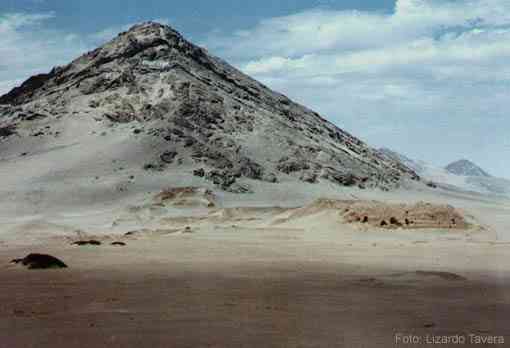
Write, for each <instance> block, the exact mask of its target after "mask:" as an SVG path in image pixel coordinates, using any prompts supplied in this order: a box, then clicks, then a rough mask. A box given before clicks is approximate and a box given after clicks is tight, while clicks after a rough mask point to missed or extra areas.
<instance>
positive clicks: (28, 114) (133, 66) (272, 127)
mask: <svg viewBox="0 0 510 348" xmlns="http://www.w3.org/2000/svg"><path fill="white" fill-rule="evenodd" d="M0 104H3V106H1V108H0V114H1V116H2V117H0V141H2V139H5V138H7V137H10V136H13V134H17V136H20V137H22V136H25V135H23V132H21V133H19V134H18V133H17V129H18V126H19V125H20V124H21V122H30V120H35V119H42V118H45V119H47V120H48V122H50V121H51V120H55V122H56V121H57V120H59V119H62V118H65V117H93V118H94V119H100V120H102V121H104V122H106V123H109V124H110V126H111V124H113V125H115V124H130V123H132V124H133V125H134V126H133V127H135V126H136V129H135V130H134V132H133V131H132V132H133V135H132V136H135V135H136V137H144V138H146V139H148V140H147V141H152V142H153V143H154V144H156V145H157V146H153V147H152V148H153V151H154V152H155V153H150V154H149V153H148V154H147V157H148V158H151V159H154V158H156V159H158V160H159V161H160V163H151V164H150V165H148V167H151V168H158V170H159V169H160V170H162V171H164V170H171V169H165V164H168V163H173V164H176V165H179V164H180V163H183V165H191V166H192V167H194V169H202V168H203V169H204V171H203V172H202V171H198V172H199V173H200V174H201V176H202V177H203V178H204V180H207V179H206V178H208V179H209V180H211V181H213V182H217V183H218V186H220V187H221V188H223V189H228V187H230V186H232V185H233V184H234V183H235V181H236V178H240V177H245V178H250V179H255V180H262V181H266V182H271V183H277V182H279V181H281V180H282V179H285V180H287V179H290V180H302V181H304V182H308V183H315V182H318V181H320V180H329V181H332V182H334V183H337V184H339V185H348V186H363V187H375V186H378V187H383V188H393V187H396V186H398V184H399V182H400V181H401V180H402V179H404V178H411V179H414V180H418V179H419V178H418V176H417V175H416V174H415V172H414V171H413V170H412V169H409V168H408V167H406V166H405V165H404V164H402V163H401V162H399V161H397V160H394V159H392V158H389V157H387V156H384V155H382V154H381V153H380V152H379V151H377V150H374V149H372V148H371V147H369V146H367V145H366V144H365V143H363V142H362V141H360V140H359V139H357V138H355V137H354V136H352V135H350V134H348V133H347V132H345V131H343V130H341V129H339V128H337V127H336V126H335V125H333V124H331V123H330V122H328V121H326V120H325V119H323V118H322V117H321V116H320V115H319V114H317V113H315V112H313V111H311V110H309V109H307V108H305V107H303V106H301V105H299V104H296V103H294V102H292V101H291V100H290V99H288V98H287V97H285V96H284V95H281V94H279V93H276V92H274V91H272V90H270V89H268V88H267V87H265V86H264V85H262V84H260V83H259V82H257V81H255V80H253V79H251V78H250V77H248V76H246V75H245V74H243V73H241V72H240V71H238V70H236V69H235V68H233V67H232V66H230V65H229V64H227V63H226V62H224V61H223V60H221V59H219V58H216V57H213V56H211V55H210V54H208V52H207V51H206V50H204V49H202V48H199V47H197V46H195V45H193V44H192V43H190V42H188V41H186V40H185V39H184V38H183V37H182V36H181V35H180V34H179V33H177V32H176V31H175V30H173V29H171V28H170V27H168V26H163V25H160V24H157V23H152V22H149V23H143V24H140V25H136V26H134V27H133V28H132V29H130V30H129V31H128V32H124V33H121V34H119V36H117V37H116V38H115V39H113V40H112V41H111V42H109V43H107V44H105V45H104V46H102V47H100V48H98V49H96V50H94V51H92V52H89V53H86V54H84V55H83V56H81V57H79V58H78V59H76V60H74V61H73V62H72V63H70V64H69V65H67V66H64V67H57V68H54V69H53V70H52V71H51V72H49V73H48V74H41V75H37V76H34V77H31V78H30V79H29V80H27V81H26V82H25V83H23V84H22V85H21V86H20V87H18V88H15V89H14V90H12V91H11V92H9V93H8V94H6V95H4V96H2V97H0ZM122 129H123V128H122ZM112 131H113V130H112ZM32 135H33V134H32ZM149 139H152V140H149ZM168 149H171V150H168ZM183 157H186V158H185V160H183V159H182V158H183ZM192 172H193V171H192V170H191V171H190V175H193V174H192ZM202 174H203V175H202ZM236 190H237V191H243V190H244V189H242V188H239V187H237V189H236Z"/></svg>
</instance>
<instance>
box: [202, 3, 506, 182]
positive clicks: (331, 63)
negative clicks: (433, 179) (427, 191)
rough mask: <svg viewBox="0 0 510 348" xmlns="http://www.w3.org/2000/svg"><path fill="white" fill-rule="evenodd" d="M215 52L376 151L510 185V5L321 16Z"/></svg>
mask: <svg viewBox="0 0 510 348" xmlns="http://www.w3.org/2000/svg"><path fill="white" fill-rule="evenodd" d="M205 45H206V46H207V47H208V48H209V49H210V50H211V51H213V52H214V53H217V54H218V55H222V56H226V57H230V58H231V60H233V61H235V62H236V64H237V65H238V66H239V67H240V68H241V69H242V70H243V71H245V72H246V73H248V74H250V75H252V76H254V77H255V78H257V79H259V80H261V81H263V82H265V83H266V84H268V85H270V86H271V87H273V88H275V89H278V90H281V91H283V92H285V93H287V94H289V95H290V96H291V97H293V98H295V99H298V100H299V101H300V102H302V103H305V104H307V105H308V106H311V107H313V108H315V109H318V110H319V111H320V112H322V113H323V114H324V115H326V116H327V117H328V118H330V119H332V120H333V121H334V122H335V123H337V124H338V125H339V126H342V127H345V128H347V129H348V130H350V131H352V132H353V133H354V134H357V135H360V136H361V137H363V138H364V139H365V140H368V141H369V142H370V143H372V144H374V145H376V146H382V145H386V146H390V147H393V148H395V149H396V150H399V151H402V152H404V153H407V154H410V155H412V156H416V157H418V158H420V157H421V158H423V159H425V160H428V161H431V162H433V163H436V164H446V163H447V162H449V161H452V160H454V159H456V158H457V157H459V158H460V157H468V158H473V159H474V160H476V161H478V162H480V163H481V164H482V165H484V166H485V167H486V168H488V169H490V170H492V171H494V172H496V173H500V175H506V176H510V168H509V167H508V165H507V161H506V160H505V158H508V157H510V142H509V140H507V139H508V135H507V130H509V129H510V119H509V117H508V116H507V110H509V108H510V98H508V95H509V93H510V59H509V58H510V2H508V1H506V0H466V1H461V0H460V1H459V0H458V1H434V0H398V1H397V2H396V5H395V8H394V11H393V12H392V13H389V14H382V13H375V12H360V11H354V10H353V11H334V10H325V9H315V10H310V11H305V12H302V13H297V14H294V15H290V16H285V17H278V18H271V19H267V20H264V21H262V22H260V23H259V24H258V25H257V26H255V27H253V28H249V29H245V30H240V31H237V32H235V33H233V34H230V35H221V34H218V33H216V34H214V35H211V36H209V37H208V39H207V40H206V42H205Z"/></svg>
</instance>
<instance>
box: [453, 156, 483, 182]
mask: <svg viewBox="0 0 510 348" xmlns="http://www.w3.org/2000/svg"><path fill="white" fill-rule="evenodd" d="M445 169H446V170H447V171H448V172H449V173H452V174H455V175H465V176H479V177H485V178H490V177H491V175H489V174H488V173H487V172H486V171H484V170H483V169H482V168H480V167H479V166H477V165H476V164H474V163H473V162H471V161H468V160H466V159H462V160H459V161H456V162H453V163H450V164H449V165H447V166H446V167H445Z"/></svg>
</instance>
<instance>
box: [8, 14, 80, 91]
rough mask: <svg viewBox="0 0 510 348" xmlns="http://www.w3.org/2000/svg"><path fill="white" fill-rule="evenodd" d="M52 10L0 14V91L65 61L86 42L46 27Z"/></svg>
mask: <svg viewBox="0 0 510 348" xmlns="http://www.w3.org/2000/svg"><path fill="white" fill-rule="evenodd" d="M54 16H55V14H54V13H42V14H24V13H16V14H7V15H0V93H3V92H7V91H8V90H9V89H10V88H12V87H14V86H16V85H18V84H19V83H21V82H22V81H23V80H25V79H26V78H28V77H29V76H31V75H33V74H37V73H41V72H46V71H49V70H50V69H51V68H52V67H53V66H55V65H60V64H64V63H67V62H69V61H70V60H71V59H73V58H75V56H76V54H77V53H80V52H83V51H85V50H86V49H87V47H88V46H87V44H86V43H85V42H84V40H83V39H82V38H81V37H80V36H79V35H75V34H73V33H67V32H62V31H58V30H55V29H49V28H48V27H47V26H46V25H45V24H46V23H47V22H48V21H51V20H52V19H53V18H54Z"/></svg>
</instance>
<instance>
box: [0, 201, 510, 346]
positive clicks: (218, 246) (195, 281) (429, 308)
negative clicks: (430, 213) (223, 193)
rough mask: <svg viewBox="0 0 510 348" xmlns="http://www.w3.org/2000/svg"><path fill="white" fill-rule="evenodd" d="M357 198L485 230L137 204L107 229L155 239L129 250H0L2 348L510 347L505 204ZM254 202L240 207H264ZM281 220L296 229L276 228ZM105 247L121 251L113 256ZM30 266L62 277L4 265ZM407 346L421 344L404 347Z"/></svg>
mask: <svg viewBox="0 0 510 348" xmlns="http://www.w3.org/2000/svg"><path fill="white" fill-rule="evenodd" d="M317 194H321V193H320V192H319V193H317ZM354 194H357V195H358V196H367V197H362V198H369V196H371V195H372V198H374V197H375V196H377V197H375V198H379V199H381V198H384V201H388V202H399V201H400V202H402V201H407V202H412V201H416V198H424V199H427V198H428V199H429V200H433V201H436V202H437V203H442V202H443V201H445V202H446V201H447V202H450V203H451V202H454V203H455V204H454V205H456V206H458V207H459V209H460V211H462V212H463V213H464V214H465V215H466V216H472V217H473V218H474V219H476V220H477V221H478V222H479V224H480V225H483V228H480V227H478V228H472V229H471V230H468V231H464V230H439V229H435V230H433V229H428V230H403V229H399V230H386V229H377V228H373V227H370V226H369V227H366V226H361V225H360V224H345V223H343V222H342V221H341V220H340V219H339V217H338V212H336V211H334V210H333V211H330V210H327V209H326V210H317V211H313V213H312V214H301V215H299V214H295V211H294V214H290V213H289V211H287V210H286V209H284V208H264V209H262V208H258V209H254V208H238V209H223V208H218V207H216V208H208V210H207V212H205V210H203V209H202V210H201V209H199V208H200V207H195V208H196V209H193V207H186V209H185V210H182V209H181V210H180V209H177V208H176V207H170V208H168V207H167V208H168V209H167V210H166V212H165V213H163V212H161V211H159V210H157V209H156V208H155V207H154V206H151V205H149V206H147V205H145V206H141V207H138V208H136V209H135V208H133V207H131V208H130V209H128V210H125V211H123V212H122V213H121V215H122V218H118V219H117V224H114V225H117V227H116V228H117V229H123V231H125V230H126V229H128V228H131V227H133V224H132V222H131V221H130V220H129V218H128V216H129V215H130V214H131V215H137V214H138V215H140V212H143V214H149V216H150V219H152V220H157V221H158V228H152V229H151V228H150V227H146V228H145V229H142V228H139V229H135V230H134V231H135V232H136V233H134V234H132V235H131V236H128V237H124V236H122V234H121V233H120V230H115V228H114V227H112V228H111V229H110V230H108V231H106V230H105V231H104V233H98V232H97V231H96V232H94V233H92V232H90V233H87V231H82V232H81V233H82V235H81V237H94V238H97V239H100V240H101V241H103V245H101V246H96V247H94V246H87V247H77V246H72V245H70V242H72V241H73V240H77V239H78V238H79V236H78V234H77V233H74V232H70V233H64V231H63V230H65V229H64V228H63V230H62V231H61V233H54V234H45V235H44V236H45V237H46V238H41V239H39V240H38V241H37V242H34V240H33V239H30V242H29V243H15V240H14V239H9V238H4V239H3V248H2V249H1V251H0V260H3V261H2V266H1V268H0V282H1V284H2V291H1V292H0V347H1V348H4V347H5V348H13V347H23V348H24V347H84V346H89V347H104V346H111V347H150V346H152V347H406V346H408V347H411V346H412V347H428V346H431V345H432V346H433V345H434V344H433V340H434V338H433V337H434V336H447V337H450V338H451V337H455V335H463V336H462V337H465V338H466V340H467V342H466V344H464V346H476V347H479V346H482V347H483V346H493V345H492V344H482V343H479V344H475V343H473V344H469V343H470V339H471V337H470V336H469V335H470V334H473V335H479V336H480V337H482V338H487V337H489V336H498V339H499V340H501V338H499V336H502V339H503V340H504V341H505V344H502V345H501V344H500V345H499V346H507V345H510V343H509V342H510V329H509V328H508V325H507V323H508V318H509V317H510V273H509V270H510V262H509V261H508V260H510V248H509V245H510V244H509V242H508V241H506V238H505V236H506V234H505V229H506V226H507V224H508V218H507V217H506V216H505V214H506V213H507V212H508V205H507V204H506V203H505V202H497V201H494V200H482V199H477V198H476V197H475V198H473V197H471V198H469V197H468V198H469V199H468V198H466V197H458V196H454V197H451V196H448V195H447V194H443V195H434V194H433V193H427V192H421V193H416V192H414V194H411V193H409V194H408V195H407V194H406V193H402V192H400V193H385V194H382V193H377V194H375V193H370V192H362V191H359V192H357V193H349V195H354ZM342 195H344V196H345V195H346V193H345V192H344V193H342ZM374 195H375V196H374ZM381 195H383V196H381ZM261 197H263V196H261ZM265 197H266V198H264V199H267V195H266V196H265ZM223 198H224V199H226V198H225V197H223ZM218 199H219V198H218ZM251 199H252V201H251V202H244V203H245V204H248V203H250V204H251V205H252V206H256V205H259V206H260V205H264V203H267V202H263V200H264V199H262V198H260V200H259V201H257V197H256V196H251ZM233 204H234V203H233V202H230V203H229V202H227V200H225V201H223V202H222V205H225V206H227V205H233ZM156 206H157V204H156ZM159 208H161V207H159ZM126 211H127V212H126ZM305 211H310V209H305ZM135 212H136V214H135ZM155 212H156V213H155ZM169 212H173V216H170V215H172V214H170V213H169ZM185 212H186V213H185ZM91 214H92V213H91ZM143 214H142V215H143ZM154 214H156V215H157V216H158V218H155V216H156V215H154ZM99 215H100V214H99ZM184 215H188V217H187V218H184V217H183V216H184ZM66 216H67V219H69V221H72V219H73V217H75V218H76V219H77V221H79V219H84V216H88V215H87V214H83V215H82V216H78V215H73V214H71V213H68V214H67V215H66ZM204 216H207V218H204ZM282 216H292V217H293V218H292V219H287V220H286V221H285V223H281V220H282V219H281V218H282ZM137 219H138V218H137ZM137 219H135V220H137ZM480 220H483V221H480ZM38 221H40V220H38ZM137 221H138V220H137ZM275 221H279V222H280V223H278V224H276V225H275V224H274V222H275ZM61 222H62V221H61ZM61 222H60V223H61ZM31 223H32V224H35V225H36V227H37V223H34V222H31ZM11 224H12V221H11ZM56 225H57V226H62V224H60V225H59V224H56ZM92 225H93V224H91V226H92ZM22 226H26V223H24V225H22ZM186 227H189V229H188V230H186ZM46 228H48V226H47V225H46ZM35 229H37V228H35ZM71 230H72V229H71V228H70V227H69V231H71ZM113 230H115V231H117V232H115V233H114V232H112V231H113ZM91 231H92V229H91ZM11 233H12V230H11ZM18 233H21V232H18ZM34 233H35V232H34ZM8 235H12V234H8ZM19 239H20V238H18V242H19ZM114 240H121V241H124V242H126V243H127V246H125V247H113V246H110V245H109V242H111V241H114ZM30 252H43V253H49V254H51V255H54V256H57V257H59V258H60V259H62V260H63V261H65V262H66V263H67V264H68V265H69V268H68V269H63V270H48V271H29V270H26V269H24V268H23V267H21V266H18V265H14V264H9V263H8V262H9V260H11V259H13V258H17V257H23V256H25V255H26V254H28V253H30ZM406 335H415V337H417V339H418V340H419V342H418V343H415V344H404V343H403V341H404V340H405V339H406V337H407V336H406ZM398 337H400V338H401V341H398V340H399V338H398ZM473 339H475V338H474V336H473ZM473 342H475V341H473ZM499 342H501V341H499ZM442 346H446V347H449V346H458V345H454V344H453V343H451V342H450V344H442Z"/></svg>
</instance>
